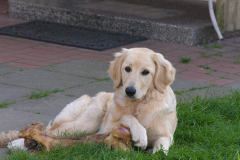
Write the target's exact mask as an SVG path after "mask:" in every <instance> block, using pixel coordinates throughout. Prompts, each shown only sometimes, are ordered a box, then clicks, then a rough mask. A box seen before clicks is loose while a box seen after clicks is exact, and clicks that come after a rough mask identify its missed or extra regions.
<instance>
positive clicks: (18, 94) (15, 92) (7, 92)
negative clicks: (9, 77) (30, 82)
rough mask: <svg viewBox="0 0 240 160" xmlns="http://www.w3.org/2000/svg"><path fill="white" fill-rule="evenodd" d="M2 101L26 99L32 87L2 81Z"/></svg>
mask: <svg viewBox="0 0 240 160" xmlns="http://www.w3.org/2000/svg"><path fill="white" fill-rule="evenodd" d="M0 88H1V89H0V95H1V96H0V103H3V102H5V101H7V100H8V101H21V100H24V99H26V98H25V96H26V94H27V92H30V89H28V88H24V87H18V86H12V85H7V84H1V83H0Z"/></svg>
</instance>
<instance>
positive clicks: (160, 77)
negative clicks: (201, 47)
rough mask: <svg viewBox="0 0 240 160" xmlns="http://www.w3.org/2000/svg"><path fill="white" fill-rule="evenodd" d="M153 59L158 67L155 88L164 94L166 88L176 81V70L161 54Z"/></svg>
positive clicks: (154, 81) (155, 55)
mask: <svg viewBox="0 0 240 160" xmlns="http://www.w3.org/2000/svg"><path fill="white" fill-rule="evenodd" d="M153 59H154V63H155V65H156V71H155V75H154V80H153V83H154V86H155V88H156V89H157V90H158V91H159V92H161V93H163V94H164V93H165V90H166V87H167V86H168V85H170V84H171V83H172V82H173V81H174V79H175V73H176V70H175V68H173V66H172V64H171V63H170V62H169V61H168V60H166V59H164V57H163V55H162V54H160V53H155V54H154V56H153Z"/></svg>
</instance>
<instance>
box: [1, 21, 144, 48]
mask: <svg viewBox="0 0 240 160" xmlns="http://www.w3.org/2000/svg"><path fill="white" fill-rule="evenodd" d="M0 34H2V35H7V36H13V37H20V38H26V39H31V40H37V41H43V42H48V43H54V44H61V45H66V46H74V47H79V48H86V49H92V50H98V51H103V50H107V49H111V48H116V47H120V46H123V45H127V44H131V43H135V42H140V41H144V40H146V39H147V38H144V37H138V36H133V35H127V34H121V33H114V32H107V31H100V30H96V29H89V28H84V27H78V26H70V25H66V24H59V23H54V22H46V21H40V20H36V21H31V22H27V23H22V24H17V25H13V26H7V27H3V28H0Z"/></svg>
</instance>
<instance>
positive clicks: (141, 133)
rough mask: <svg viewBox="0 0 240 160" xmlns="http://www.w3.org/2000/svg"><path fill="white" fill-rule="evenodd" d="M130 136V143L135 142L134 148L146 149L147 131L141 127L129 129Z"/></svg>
mask: <svg viewBox="0 0 240 160" xmlns="http://www.w3.org/2000/svg"><path fill="white" fill-rule="evenodd" d="M130 131H131V134H132V141H134V142H135V144H134V145H135V146H137V147H141V148H143V149H146V147H147V142H148V141H147V131H146V129H145V128H144V127H142V126H141V128H140V127H138V129H137V128H135V127H133V128H130Z"/></svg>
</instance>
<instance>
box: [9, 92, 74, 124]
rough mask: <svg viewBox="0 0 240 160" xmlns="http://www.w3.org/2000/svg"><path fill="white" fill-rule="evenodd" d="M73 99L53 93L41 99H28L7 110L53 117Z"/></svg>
mask: <svg viewBox="0 0 240 160" xmlns="http://www.w3.org/2000/svg"><path fill="white" fill-rule="evenodd" d="M75 99H76V98H75V97H70V96H66V95H64V93H63V94H60V93H55V94H53V95H50V96H48V97H45V98H42V99H28V100H25V101H22V102H18V103H16V104H13V105H11V106H9V108H10V109H14V110H17V111H23V112H30V113H33V114H39V115H47V116H53V117H55V116H56V115H58V114H59V113H60V111H61V110H62V109H63V108H64V107H65V106H66V105H67V104H68V103H70V102H72V101H73V100H75ZM53 119H54V118H53ZM53 119H52V120H53Z"/></svg>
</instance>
